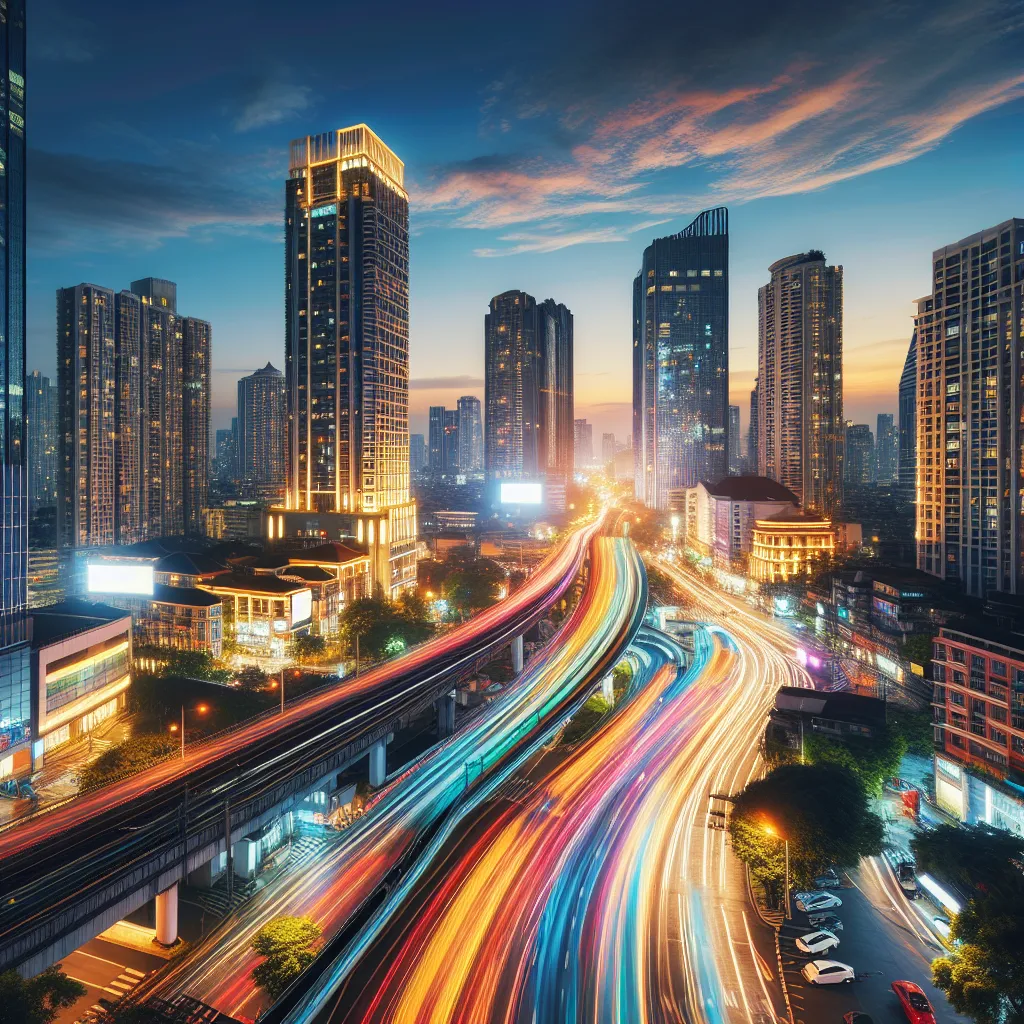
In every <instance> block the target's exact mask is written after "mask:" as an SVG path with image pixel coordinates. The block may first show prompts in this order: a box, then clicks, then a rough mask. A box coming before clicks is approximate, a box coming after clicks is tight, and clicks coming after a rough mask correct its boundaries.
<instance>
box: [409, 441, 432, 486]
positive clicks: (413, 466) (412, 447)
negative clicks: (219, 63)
mask: <svg viewBox="0 0 1024 1024" xmlns="http://www.w3.org/2000/svg"><path fill="white" fill-rule="evenodd" d="M429 454H430V453H429V452H428V451H427V442H426V440H425V438H424V437H423V435H422V434H410V435H409V471H410V472H411V473H412V475H413V476H416V475H417V474H419V473H422V472H423V471H424V470H425V469H427V468H428V466H429V465H430V459H429Z"/></svg>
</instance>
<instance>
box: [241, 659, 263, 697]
mask: <svg viewBox="0 0 1024 1024" xmlns="http://www.w3.org/2000/svg"><path fill="white" fill-rule="evenodd" d="M268 678H269V677H268V676H267V673H266V672H264V671H263V669H261V668H260V667H259V665H246V666H245V668H243V669H242V670H241V671H240V672H239V673H238V676H237V679H238V682H239V683H240V684H241V686H242V689H243V690H249V691H250V692H251V691H253V690H262V689H263V688H264V687H265V686H266V685H267V679H268Z"/></svg>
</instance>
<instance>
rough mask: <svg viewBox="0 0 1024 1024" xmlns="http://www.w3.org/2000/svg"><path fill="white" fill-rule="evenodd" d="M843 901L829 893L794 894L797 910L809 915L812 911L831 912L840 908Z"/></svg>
mask: <svg viewBox="0 0 1024 1024" xmlns="http://www.w3.org/2000/svg"><path fill="white" fill-rule="evenodd" d="M842 905H843V901H842V900H841V899H840V898H839V897H838V896H836V895H835V894H834V893H831V892H798V893H797V894H796V906H797V910H803V911H805V912H806V913H810V912H811V911H812V910H831V909H832V908H833V907H841V906H842Z"/></svg>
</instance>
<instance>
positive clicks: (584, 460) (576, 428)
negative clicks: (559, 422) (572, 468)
mask: <svg viewBox="0 0 1024 1024" xmlns="http://www.w3.org/2000/svg"><path fill="white" fill-rule="evenodd" d="M572 427H573V446H574V449H575V451H574V456H573V461H574V462H575V464H576V468H577V469H583V468H584V467H586V466H591V465H593V463H594V425H593V424H592V423H588V422H587V421H586V420H573V424H572Z"/></svg>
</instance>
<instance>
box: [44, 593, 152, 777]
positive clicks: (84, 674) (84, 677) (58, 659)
mask: <svg viewBox="0 0 1024 1024" xmlns="http://www.w3.org/2000/svg"><path fill="white" fill-rule="evenodd" d="M131 664H132V620H131V616H130V615H128V614H126V613H125V612H124V611H123V610H122V609H119V608H113V607H110V606H109V605H104V604H97V603H94V602H91V601H83V600H81V599H78V598H72V599H70V600H67V601H62V602H60V603H59V604H55V605H50V606H49V607H48V608H45V609H39V610H37V611H35V612H33V613H32V737H33V742H32V758H33V768H34V769H37V768H39V767H41V765H42V764H43V762H44V760H45V757H46V755H47V754H48V753H49V752H50V751H51V750H54V749H55V748H56V747H59V746H61V745H62V744H64V743H67V742H69V741H71V740H74V739H79V738H81V737H84V736H88V735H89V734H90V733H91V732H92V731H93V730H94V729H95V728H96V727H97V726H98V725H99V724H100V723H101V722H104V721H106V720H107V719H108V718H110V717H112V716H113V715H116V714H117V713H118V711H120V710H121V709H122V708H123V707H124V702H125V693H126V691H127V690H128V687H129V685H130V684H131Z"/></svg>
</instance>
